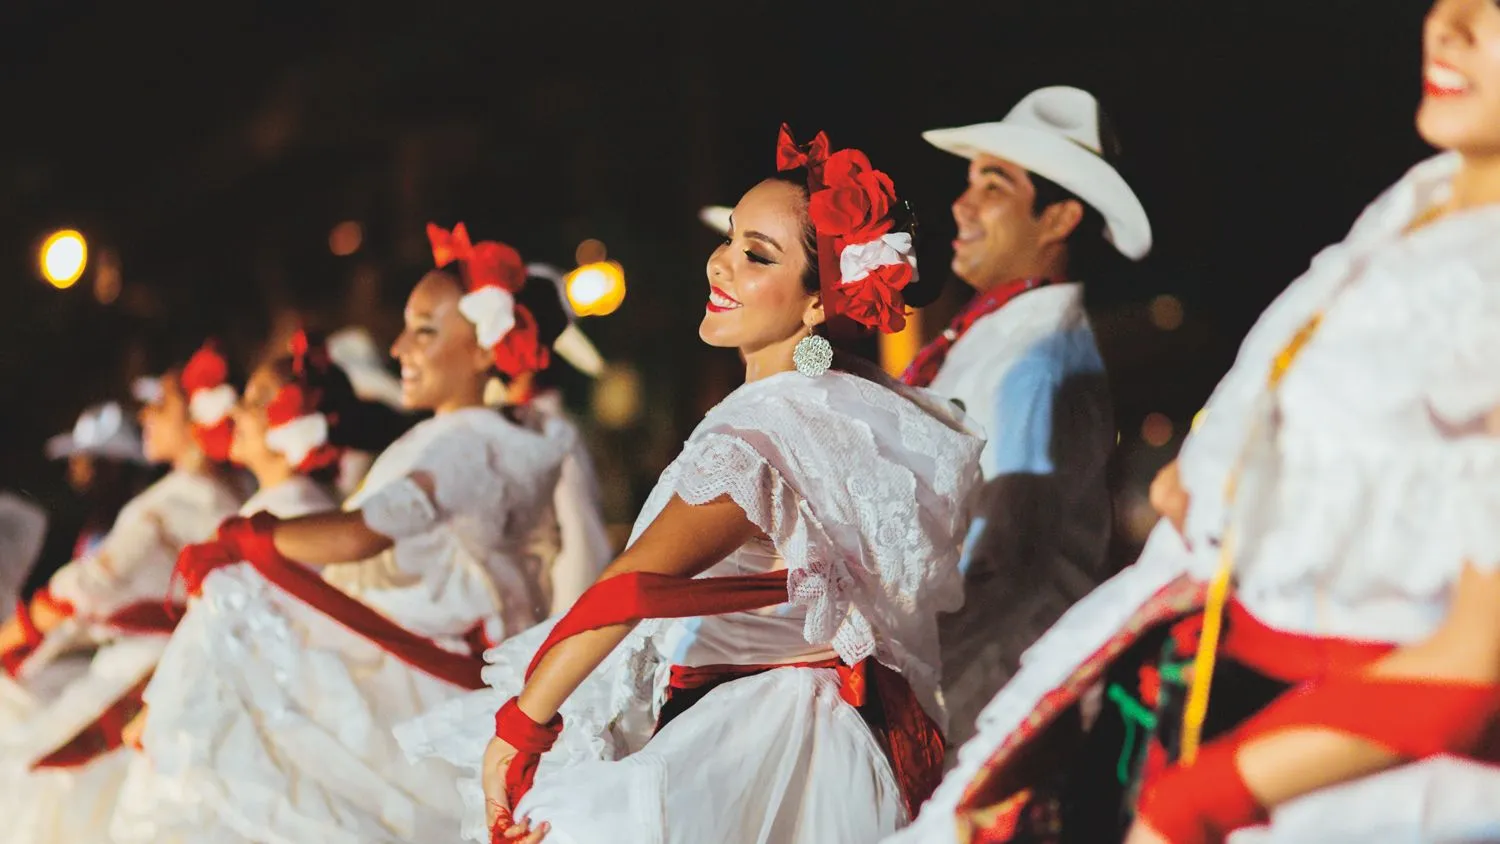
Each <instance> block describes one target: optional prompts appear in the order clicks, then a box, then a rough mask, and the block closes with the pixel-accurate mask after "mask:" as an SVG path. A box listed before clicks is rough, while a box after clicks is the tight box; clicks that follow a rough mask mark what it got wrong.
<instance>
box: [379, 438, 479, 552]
mask: <svg viewBox="0 0 1500 844" xmlns="http://www.w3.org/2000/svg"><path fill="white" fill-rule="evenodd" d="M506 486H507V481H506V473H505V472H504V471H502V467H501V465H500V455H499V454H498V453H497V448H496V447H495V444H494V443H492V442H490V441H489V440H488V439H487V438H485V437H484V436H482V435H481V434H479V433H478V432H475V431H472V430H469V429H464V428H458V429H454V430H452V431H449V432H446V433H445V434H444V435H443V436H441V437H438V438H436V439H434V440H433V441H432V442H431V443H429V444H428V445H427V447H426V448H425V449H424V450H423V452H422V454H421V455H420V456H419V457H418V458H417V460H416V462H415V463H414V464H413V466H412V468H411V470H410V471H409V472H407V474H406V475H405V476H404V477H401V478H399V479H397V480H395V481H393V482H391V483H389V484H386V485H385V486H384V487H382V488H381V489H379V490H377V491H376V492H375V493H374V494H372V495H371V496H370V497H368V498H366V499H365V501H364V503H363V504H361V505H360V513H361V514H362V515H363V517H364V521H365V524H366V525H367V526H368V527H369V528H370V529H371V530H373V531H375V532H376V533H379V534H381V535H383V536H387V537H390V538H391V539H392V540H396V541H397V542H399V541H400V540H403V539H407V538H410V537H414V536H419V535H421V534H423V533H426V532H428V531H431V530H432V529H433V528H435V527H437V526H438V525H440V524H443V523H448V522H452V521H454V520H458V519H485V518H488V519H494V520H497V521H501V520H504V518H505V516H506V513H505V510H506V508H505V500H506ZM401 557H402V555H401V554H399V553H398V554H397V563H398V565H401V567H402V568H403V569H409V566H408V565H406V564H404V563H403V561H402V559H401Z"/></svg>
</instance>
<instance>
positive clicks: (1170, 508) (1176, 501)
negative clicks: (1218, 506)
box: [1150, 460, 1191, 539]
mask: <svg viewBox="0 0 1500 844" xmlns="http://www.w3.org/2000/svg"><path fill="white" fill-rule="evenodd" d="M1150 495H1151V506H1152V507H1153V508H1154V509H1155V510H1156V512H1157V513H1159V514H1160V515H1161V517H1162V518H1164V519H1166V520H1167V521H1169V522H1171V523H1172V527H1175V528H1177V532H1178V533H1181V534H1183V538H1184V539H1186V538H1187V534H1186V533H1184V531H1185V530H1186V524H1187V511H1188V504H1189V503H1191V500H1190V498H1189V496H1188V493H1187V490H1185V489H1183V488H1182V476H1181V475H1179V474H1178V471H1177V461H1176V460H1173V461H1172V462H1171V463H1168V464H1167V465H1166V466H1164V467H1162V470H1161V471H1160V472H1157V473H1156V478H1155V479H1154V480H1152V481H1151V493H1150Z"/></svg>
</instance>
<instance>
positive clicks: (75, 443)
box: [47, 401, 146, 463]
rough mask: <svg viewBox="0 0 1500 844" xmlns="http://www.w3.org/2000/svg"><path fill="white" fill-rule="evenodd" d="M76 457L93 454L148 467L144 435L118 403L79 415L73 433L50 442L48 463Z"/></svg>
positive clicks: (108, 403)
mask: <svg viewBox="0 0 1500 844" xmlns="http://www.w3.org/2000/svg"><path fill="white" fill-rule="evenodd" d="M75 454H91V455H93V456H95V457H109V458H112V459H115V460H128V461H130V462H133V463H145V462H146V455H145V452H143V451H142V450H141V432H140V431H139V430H137V429H136V427H135V423H134V422H131V421H130V419H129V418H128V417H127V416H126V415H125V411H124V410H122V409H121V408H120V405H119V404H118V403H116V402H112V401H111V402H105V403H104V404H96V405H94V406H93V407H90V408H89V409H87V410H85V411H84V412H83V413H81V414H79V416H78V421H77V422H76V423H74V425H73V430H72V431H69V432H68V433H66V434H58V435H57V436H55V437H51V438H50V439H48V440H47V459H48V460H60V459H62V458H64V457H72V456H73V455H75Z"/></svg>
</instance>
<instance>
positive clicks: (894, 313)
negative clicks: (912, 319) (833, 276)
mask: <svg viewBox="0 0 1500 844" xmlns="http://www.w3.org/2000/svg"><path fill="white" fill-rule="evenodd" d="M911 277H912V272H911V265H910V264H887V265H886V266H883V267H877V268H875V269H873V270H871V271H870V274H869V275H867V276H865V277H864V278H862V279H860V280H859V281H853V282H847V283H844V284H840V285H838V286H837V287H835V288H834V290H835V291H836V292H837V295H838V296H839V298H840V299H842V300H843V301H842V302H840V303H839V307H838V308H835V311H836V312H838V313H841V314H843V315H844V316H847V317H848V318H849V319H852V320H854V321H855V322H857V323H859V324H860V325H863V326H866V327H868V328H873V329H875V330H877V331H881V332H883V333H886V334H894V333H895V332H897V331H900V330H901V329H903V328H905V327H906V302H905V300H903V299H902V298H901V288H903V287H905V286H906V285H907V284H909V283H910V282H911Z"/></svg>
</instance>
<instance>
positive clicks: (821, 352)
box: [792, 334, 833, 378]
mask: <svg viewBox="0 0 1500 844" xmlns="http://www.w3.org/2000/svg"><path fill="white" fill-rule="evenodd" d="M792 365H793V366H795V367H797V371H798V372H800V373H802V374H803V375H806V376H807V377H808V378H817V377H818V376H819V375H822V374H823V373H825V372H827V371H828V368H829V367H831V366H833V344H832V343H829V342H828V340H827V339H825V338H824V337H823V336H822V335H819V334H809V335H807V336H806V337H803V338H802V339H801V340H798V341H797V347H796V348H794V349H792Z"/></svg>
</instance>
